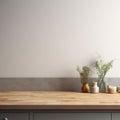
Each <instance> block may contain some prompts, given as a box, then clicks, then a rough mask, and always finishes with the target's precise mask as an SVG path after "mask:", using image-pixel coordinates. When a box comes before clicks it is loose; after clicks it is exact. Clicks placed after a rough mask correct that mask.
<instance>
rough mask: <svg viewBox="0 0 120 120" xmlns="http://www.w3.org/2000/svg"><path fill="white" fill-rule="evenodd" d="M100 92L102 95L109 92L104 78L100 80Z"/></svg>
mask: <svg viewBox="0 0 120 120" xmlns="http://www.w3.org/2000/svg"><path fill="white" fill-rule="evenodd" d="M98 86H99V91H100V92H102V93H106V92H107V84H106V81H105V79H104V78H102V79H99V80H98Z"/></svg>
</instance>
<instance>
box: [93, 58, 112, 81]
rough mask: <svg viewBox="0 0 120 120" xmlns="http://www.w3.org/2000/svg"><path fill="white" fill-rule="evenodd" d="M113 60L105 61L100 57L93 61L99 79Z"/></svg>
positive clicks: (101, 78) (104, 74)
mask: <svg viewBox="0 0 120 120" xmlns="http://www.w3.org/2000/svg"><path fill="white" fill-rule="evenodd" d="M112 65H113V60H111V61H109V62H108V63H105V62H104V61H103V60H102V59H101V58H99V59H98V60H97V61H96V62H95V68H96V70H97V74H98V77H99V79H100V80H103V79H104V77H105V76H106V74H107V72H108V71H109V70H110V69H111V68H112Z"/></svg>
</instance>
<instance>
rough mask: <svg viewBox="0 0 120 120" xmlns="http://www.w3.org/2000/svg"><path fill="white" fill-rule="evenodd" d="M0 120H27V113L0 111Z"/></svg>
mask: <svg viewBox="0 0 120 120" xmlns="http://www.w3.org/2000/svg"><path fill="white" fill-rule="evenodd" d="M0 120H29V113H17V112H9V113H5V112H1V113H0Z"/></svg>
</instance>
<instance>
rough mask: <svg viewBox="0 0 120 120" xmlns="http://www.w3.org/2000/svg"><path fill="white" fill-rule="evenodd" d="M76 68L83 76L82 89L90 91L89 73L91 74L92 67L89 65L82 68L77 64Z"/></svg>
mask: <svg viewBox="0 0 120 120" xmlns="http://www.w3.org/2000/svg"><path fill="white" fill-rule="evenodd" d="M76 70H77V71H78V73H79V75H80V78H81V83H82V88H81V91H82V92H89V90H90V88H89V85H88V81H89V75H90V74H91V69H90V68H89V67H88V66H83V67H82V70H81V69H80V68H79V66H77V69H76Z"/></svg>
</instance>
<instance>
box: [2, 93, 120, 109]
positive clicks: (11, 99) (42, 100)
mask: <svg viewBox="0 0 120 120" xmlns="http://www.w3.org/2000/svg"><path fill="white" fill-rule="evenodd" d="M0 109H1V110H2V109H18V110H21V109H29V110H74V109H76V110H120V93H117V94H107V93H99V94H91V93H80V92H64V91H63V92H62V91H4V92H0Z"/></svg>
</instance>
